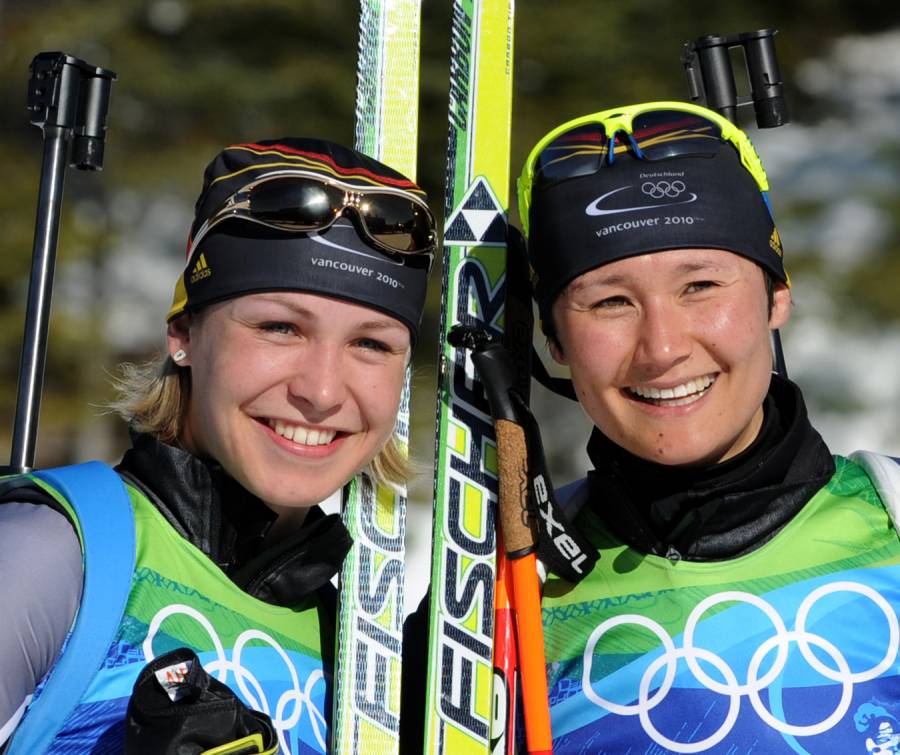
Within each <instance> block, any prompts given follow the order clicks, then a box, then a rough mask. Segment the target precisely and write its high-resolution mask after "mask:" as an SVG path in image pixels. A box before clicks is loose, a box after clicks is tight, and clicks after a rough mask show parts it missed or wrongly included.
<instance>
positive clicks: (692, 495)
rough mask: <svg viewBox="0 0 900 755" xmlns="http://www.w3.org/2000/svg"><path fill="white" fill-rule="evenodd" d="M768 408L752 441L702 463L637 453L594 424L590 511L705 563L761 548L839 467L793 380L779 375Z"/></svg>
mask: <svg viewBox="0 0 900 755" xmlns="http://www.w3.org/2000/svg"><path fill="white" fill-rule="evenodd" d="M764 411H765V419H764V420H763V426H762V428H761V429H760V432H759V435H758V436H757V438H756V439H755V440H754V442H753V443H752V444H751V445H750V447H749V448H747V449H745V450H744V451H742V452H741V453H740V454H738V455H737V456H735V457H734V458H732V459H729V460H728V461H725V462H723V463H721V464H715V465H711V466H708V467H703V468H696V467H690V468H688V467H672V466H666V465H662V464H655V463H653V462H649V461H646V460H644V459H640V458H638V457H636V456H634V455H632V454H630V453H628V452H627V451H625V450H624V449H622V448H620V447H619V446H617V445H615V444H614V443H613V442H612V441H610V440H609V439H608V438H606V437H605V436H604V435H603V434H602V433H600V431H599V430H596V429H595V431H594V433H593V435H592V436H591V440H590V442H589V443H588V455H589V456H590V458H591V461H592V462H593V463H594V471H593V472H591V473H590V474H589V479H590V485H591V488H590V490H591V501H592V504H593V508H594V510H595V511H596V512H597V513H598V514H599V515H600V516H601V517H602V518H603V520H604V521H605V522H606V523H607V524H608V525H609V527H610V528H611V529H612V530H613V531H614V532H615V533H616V535H618V536H619V537H620V538H621V539H622V540H623V541H625V542H626V543H628V544H629V545H631V546H632V547H634V548H637V549H638V550H641V551H643V552H645V553H652V554H656V555H666V556H669V557H672V558H686V559H689V560H695V561H706V560H719V559H724V558H732V557H734V556H737V555H740V554H742V553H746V552H749V551H751V550H753V549H755V548H757V547H759V546H760V545H761V544H762V543H764V542H766V540H768V539H769V538H770V537H772V536H773V535H774V534H775V532H777V531H778V530H779V529H780V528H781V527H783V526H784V525H785V524H786V523H787V522H788V521H789V520H790V519H791V517H793V516H794V514H796V513H797V512H798V511H799V510H800V509H801V508H802V507H803V506H804V504H805V503H806V502H807V501H808V500H809V499H810V498H811V497H812V495H813V494H814V493H815V492H816V491H817V490H819V489H820V488H821V487H822V486H823V485H824V484H825V483H826V482H827V481H828V479H829V478H830V477H831V475H832V474H834V460H833V459H832V457H831V454H830V453H829V451H828V448H827V447H826V446H825V443H824V441H823V440H822V438H821V436H820V435H819V433H818V432H816V430H815V429H814V428H813V427H812V425H811V424H810V423H809V419H808V418H807V414H806V406H805V405H804V403H803V397H802V395H801V393H800V390H799V388H797V386H796V385H794V384H793V383H791V382H790V381H787V380H783V379H781V378H779V377H777V376H773V379H772V383H771V386H770V388H769V393H768V395H767V396H766V399H765V403H764Z"/></svg>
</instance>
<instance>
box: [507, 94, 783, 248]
mask: <svg viewBox="0 0 900 755" xmlns="http://www.w3.org/2000/svg"><path fill="white" fill-rule="evenodd" d="M729 143H730V144H731V145H732V146H734V147H735V149H737V151H738V153H739V154H740V156H741V163H742V164H743V166H744V167H745V168H746V169H747V170H748V171H749V172H750V174H751V175H752V176H753V178H754V179H755V180H756V183H757V184H758V185H759V189H760V191H763V192H765V191H768V189H769V184H768V179H767V178H766V172H765V170H764V169H763V166H762V162H761V161H760V159H759V155H757V154H756V150H755V149H754V148H753V144H752V143H751V142H750V139H749V138H748V137H747V135H746V134H745V133H744V132H743V131H741V130H740V129H739V128H738V127H737V126H735V125H734V124H733V123H732V122H731V121H729V120H728V119H726V118H723V117H722V116H720V115H719V114H718V113H715V112H713V111H712V110H708V109H706V108H704V107H700V106H699V105H691V104H689V103H686V102H649V103H645V104H643V105H630V106H628V107H622V108H613V109H610V110H603V111H601V112H599V113H592V114H590V115H585V116H582V117H581V118H575V119H574V120H571V121H567V122H566V123H563V124H562V125H561V126H558V127H557V128H555V129H553V131H551V132H550V133H549V134H547V135H546V136H545V137H544V138H543V139H541V140H540V141H539V142H538V143H537V144H536V145H535V147H534V149H532V150H531V153H530V154H529V155H528V159H527V160H526V161H525V167H524V168H523V169H522V175H521V176H520V177H519V181H518V188H519V215H520V216H521V218H522V226H523V230H524V231H525V234H526V235H527V234H528V213H529V209H530V207H531V192H532V190H533V189H534V188H535V187H536V186H542V185H548V184H552V183H555V182H557V181H563V180H566V179H569V178H578V177H580V176H589V175H593V174H594V173H596V172H597V171H598V170H600V169H602V168H603V167H604V166H610V165H614V164H615V161H616V158H617V156H619V155H622V154H624V153H625V152H631V153H632V154H633V155H634V156H635V157H636V158H638V159H639V160H649V161H653V160H665V159H667V158H670V157H688V156H703V155H714V154H715V153H716V152H718V151H719V150H720V149H721V148H722V147H723V146H724V145H725V144H729Z"/></svg>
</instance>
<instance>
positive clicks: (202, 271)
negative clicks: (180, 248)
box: [191, 252, 212, 283]
mask: <svg viewBox="0 0 900 755" xmlns="http://www.w3.org/2000/svg"><path fill="white" fill-rule="evenodd" d="M210 275H212V270H210V269H209V265H207V264H206V256H205V255H204V254H203V252H200V259H198V260H197V264H196V265H194V269H193V270H191V283H196V282H197V281H201V280H203V279H204V278H209V276H210Z"/></svg>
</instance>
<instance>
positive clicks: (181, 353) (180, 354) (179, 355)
mask: <svg viewBox="0 0 900 755" xmlns="http://www.w3.org/2000/svg"><path fill="white" fill-rule="evenodd" d="M172 359H173V360H174V361H176V362H180V361H182V360H184V359H187V352H186V351H185V350H184V349H178V351H176V352H175V353H174V354H172Z"/></svg>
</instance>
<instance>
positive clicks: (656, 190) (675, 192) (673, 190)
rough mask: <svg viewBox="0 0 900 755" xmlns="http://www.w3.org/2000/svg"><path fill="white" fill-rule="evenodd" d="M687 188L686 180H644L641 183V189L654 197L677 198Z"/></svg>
mask: <svg viewBox="0 0 900 755" xmlns="http://www.w3.org/2000/svg"><path fill="white" fill-rule="evenodd" d="M686 188H687V187H686V186H685V185H684V181H656V182H653V181H644V183H642V184H641V191H642V192H643V193H644V194H646V195H647V196H648V197H652V198H653V199H662V198H663V197H668V198H669V199H675V197H677V196H680V195H681V194H683V193H684V190H685V189H686Z"/></svg>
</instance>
